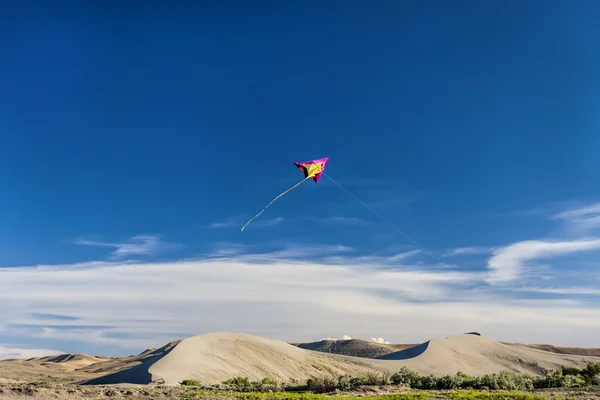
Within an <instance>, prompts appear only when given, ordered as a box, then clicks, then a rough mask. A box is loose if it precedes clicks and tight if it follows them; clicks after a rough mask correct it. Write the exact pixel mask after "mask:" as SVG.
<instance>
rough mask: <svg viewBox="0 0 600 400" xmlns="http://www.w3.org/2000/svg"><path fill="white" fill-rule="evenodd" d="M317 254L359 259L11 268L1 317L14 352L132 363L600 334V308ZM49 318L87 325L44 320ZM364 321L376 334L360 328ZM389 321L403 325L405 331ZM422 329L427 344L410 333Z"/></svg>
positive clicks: (0, 288)
mask: <svg viewBox="0 0 600 400" xmlns="http://www.w3.org/2000/svg"><path fill="white" fill-rule="evenodd" d="M285 250H287V252H286V251H285ZM311 251H312V252H319V251H320V252H321V253H322V254H324V255H331V254H332V251H333V252H335V251H338V252H341V253H342V254H346V255H350V254H352V252H353V249H349V248H345V247H343V246H321V247H319V246H316V247H315V249H311V248H310V246H309V245H308V244H306V246H305V249H304V252H303V251H302V249H301V248H300V247H296V248H289V249H284V250H278V251H274V252H273V253H274V254H270V253H264V254H262V256H263V257H266V258H269V257H270V258H271V261H272V262H269V263H262V262H260V260H259V261H258V262H257V261H256V260H254V259H252V258H251V257H248V255H247V254H245V251H242V254H241V255H238V256H235V255H231V256H229V257H225V258H217V259H206V260H195V261H182V262H168V263H135V264H128V263H122V264H119V263H100V264H88V265H87V266H86V267H82V266H81V265H80V266H69V265H63V266H44V267H37V266H32V267H19V268H3V269H0V303H1V304H11V307H2V308H0V324H2V325H5V327H6V330H7V331H10V334H11V335H12V336H19V337H20V338H22V340H23V342H22V343H20V344H19V345H18V346H13V347H20V348H21V347H27V346H26V344H28V345H30V347H32V346H31V345H35V344H36V343H39V342H37V341H39V340H50V339H52V340H68V341H70V343H71V345H72V344H73V343H76V342H80V343H93V344H94V345H97V346H114V345H120V346H123V348H127V349H130V350H128V352H129V351H141V350H143V349H144V348H145V347H156V346H160V345H163V344H164V343H165V342H166V341H168V340H174V339H181V338H182V337H185V336H190V335H196V334H201V333H205V332H211V331H244V332H247V333H252V334H257V335H262V336H267V337H276V338H278V339H280V340H286V341H299V340H298V339H300V340H303V339H305V338H307V337H320V336H321V335H322V333H323V332H327V331H329V332H331V330H332V329H335V330H336V331H338V332H346V333H348V334H349V335H352V336H354V337H370V335H372V333H371V332H372V331H373V330H377V332H378V335H380V337H385V338H386V341H387V340H390V341H392V342H402V341H418V340H424V339H427V338H429V337H432V336H433V337H438V336H440V335H446V334H451V333H456V332H464V331H470V330H474V329H476V330H478V331H485V332H487V334H488V335H490V336H492V337H495V338H498V339H502V340H505V339H506V340H512V339H514V340H519V341H527V340H536V337H537V336H536V335H539V334H544V335H546V336H544V337H545V338H547V339H548V340H550V339H553V340H554V339H556V340H558V341H560V340H561V338H562V339H564V338H565V337H566V336H562V335H564V334H565V332H564V329H563V328H564V327H565V326H568V327H569V329H571V330H576V331H577V332H578V335H579V336H577V339H578V340H579V341H580V344H581V345H585V344H590V343H592V342H593V340H595V338H596V336H595V333H596V332H597V330H598V329H600V310H599V309H598V308H597V307H596V306H595V304H586V303H583V302H564V301H562V302H560V303H557V302H556V301H554V300H552V301H551V300H537V301H536V302H532V301H530V300H525V299H524V300H522V301H519V300H517V299H513V298H511V296H509V297H506V296H504V297H503V295H502V294H501V293H500V292H495V291H494V288H493V287H488V286H481V285H480V284H481V283H482V282H484V279H485V277H486V276H487V274H483V273H481V272H463V271H451V270H435V269H433V268H431V267H428V266H427V265H423V264H418V265H417V264H411V263H410V262H408V261H410V258H408V257H405V256H400V257H398V259H400V260H401V261H400V262H399V264H400V265H402V268H397V269H386V268H378V267H377V264H376V263H375V264H373V263H369V262H368V261H363V262H360V263H347V262H346V260H344V261H343V262H339V263H333V262H327V263H324V262H321V261H318V260H317V261H311V260H310V259H308V260H307V259H303V257H305V255H306V254H310V253H311ZM501 254H505V253H501ZM519 254H521V253H519ZM527 254H530V253H527ZM535 254H538V253H535ZM347 258H348V259H350V257H347ZM513 259H514V258H513ZM517 259H519V260H521V259H522V258H518V257H517ZM290 260H292V261H293V262H290ZM477 287H478V288H479V289H477V290H476V289H475V288H477ZM486 290H487V292H486ZM257 309H260V310H263V311H265V312H263V313H259V314H257V313H256V310H257ZM49 314H51V315H64V316H71V317H73V318H76V320H69V319H56V320H52V321H49V320H48V319H47V318H40V316H43V315H49ZM192 314H193V315H194V316H195V318H193V319H190V318H189V315H192ZM549 314H552V315H553V318H547V315H549ZM140 316H147V317H144V318H141V317H140ZM358 318H360V319H361V320H363V321H365V323H364V324H361V325H357V324H356V320H357V319H358ZM390 318H396V319H397V318H401V319H402V320H403V321H404V323H403V324H402V326H400V327H398V326H397V325H394V324H390V323H389V321H390ZM307 320H310V321H311V324H310V325H308V326H307V325H306V323H305V321H307ZM332 321H335V323H334V324H333V325H332ZM474 321H475V323H476V325H477V326H475V327H474V326H473V323H474ZM86 325H87V328H86V327H85V326H86ZM415 325H418V326H419V327H420V331H419V333H418V335H416V334H415V333H414V332H413V331H412V330H411V328H410V327H411V326H415ZM59 326H60V329H59ZM517 326H518V327H519V328H522V329H517ZM404 327H406V328H404ZM516 331H519V332H521V333H520V336H518V337H517V335H516V334H515V333H513V332H516ZM442 332H443V333H442ZM523 332H524V333H523ZM549 332H550V333H549ZM175 333H177V334H175ZM298 335H300V337H299V336H298ZM570 337H571V338H575V337H574V336H570ZM394 338H395V339H394ZM36 347H42V346H39V345H38V346H36Z"/></svg>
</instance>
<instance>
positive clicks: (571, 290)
mask: <svg viewBox="0 0 600 400" xmlns="http://www.w3.org/2000/svg"><path fill="white" fill-rule="evenodd" d="M513 290H517V291H521V292H532V293H551V294H575V295H593V296H595V295H600V289H597V288H590V287H531V286H527V287H520V288H514V289H513Z"/></svg>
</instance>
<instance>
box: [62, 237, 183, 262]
mask: <svg viewBox="0 0 600 400" xmlns="http://www.w3.org/2000/svg"><path fill="white" fill-rule="evenodd" d="M74 243H75V244H79V245H86V246H99V247H109V248H114V249H115V250H114V251H112V252H111V255H112V256H113V257H114V258H123V257H128V256H141V255H144V256H146V255H155V254H157V253H158V252H159V251H162V250H165V249H174V248H180V247H181V245H180V244H176V243H166V242H162V241H161V239H160V238H159V237H158V236H154V235H137V236H134V237H132V238H131V239H129V240H128V241H127V242H121V243H114V242H103V241H95V240H85V239H80V240H76V241H75V242H74Z"/></svg>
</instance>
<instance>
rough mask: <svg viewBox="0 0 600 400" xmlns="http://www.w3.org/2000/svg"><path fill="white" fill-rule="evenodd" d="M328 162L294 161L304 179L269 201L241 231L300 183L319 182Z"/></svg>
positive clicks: (320, 160)
mask: <svg viewBox="0 0 600 400" xmlns="http://www.w3.org/2000/svg"><path fill="white" fill-rule="evenodd" d="M328 160H329V157H325V158H319V159H318V160H311V161H306V162H303V163H299V162H296V161H294V164H295V165H296V167H298V168H299V169H300V170H301V171H302V173H303V174H304V179H302V180H301V181H300V182H298V183H297V184H295V185H294V186H292V187H291V188H289V189H288V190H286V191H285V192H283V193H281V194H280V195H279V196H277V197H275V198H274V199H273V200H271V202H270V203H269V204H267V205H266V207H265V208H263V209H262V210H261V212H259V213H258V214H256V215H255V216H254V217H252V218H250V220H249V221H248V222H246V225H244V226H243V227H242V231H243V230H244V229H245V228H246V227H247V226H248V224H249V223H250V222H252V220H253V219H254V218H256V217H258V216H259V215H260V214H262V213H263V212H264V211H265V210H266V209H267V207H269V206H270V205H271V204H273V203H274V202H275V200H277V199H278V198H280V197H281V196H283V195H284V194H286V193H287V192H290V191H291V190H293V189H295V188H297V187H298V186H300V185H301V184H302V183H304V182H305V181H307V180H308V179H312V180H313V181H315V183H317V182H319V179H321V176H322V175H323V173H324V172H325V165H326V164H327V161H328Z"/></svg>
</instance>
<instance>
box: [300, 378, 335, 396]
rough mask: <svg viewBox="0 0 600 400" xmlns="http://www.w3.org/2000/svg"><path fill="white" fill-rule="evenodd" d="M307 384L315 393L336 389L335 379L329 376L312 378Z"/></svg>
mask: <svg viewBox="0 0 600 400" xmlns="http://www.w3.org/2000/svg"><path fill="white" fill-rule="evenodd" d="M306 386H307V387H308V389H309V390H310V391H311V392H313V393H329V392H333V391H334V390H335V389H336V384H335V381H334V380H333V379H332V378H331V377H329V376H324V377H319V378H310V379H308V380H307V381H306Z"/></svg>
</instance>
